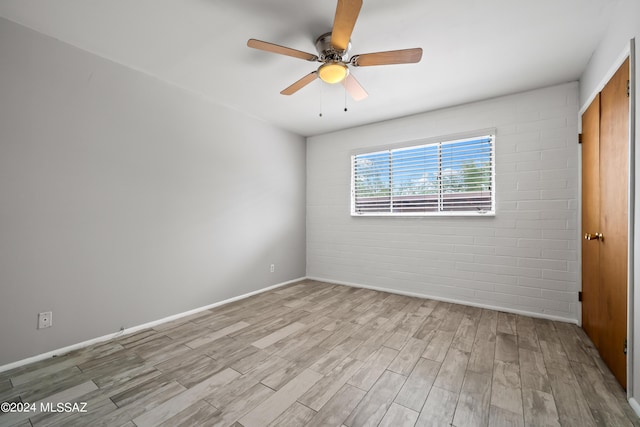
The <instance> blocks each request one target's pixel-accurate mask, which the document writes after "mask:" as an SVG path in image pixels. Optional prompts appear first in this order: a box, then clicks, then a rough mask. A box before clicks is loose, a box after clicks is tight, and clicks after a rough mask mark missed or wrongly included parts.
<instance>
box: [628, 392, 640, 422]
mask: <svg viewBox="0 0 640 427" xmlns="http://www.w3.org/2000/svg"><path fill="white" fill-rule="evenodd" d="M629 406H631V409H633V411H634V412H635V413H636V415H637V416H639V417H640V404H638V401H637V400H636V398H635V397H630V398H629Z"/></svg>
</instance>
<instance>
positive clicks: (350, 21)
mask: <svg viewBox="0 0 640 427" xmlns="http://www.w3.org/2000/svg"><path fill="white" fill-rule="evenodd" d="M360 8H362V0H338V7H337V8H336V17H335V18H334V20H333V30H332V31H331V46H332V47H333V48H334V49H336V50H338V51H345V50H347V46H349V40H350V39H351V33H352V32H353V27H354V26H355V25H356V20H357V19H358V14H359V13H360Z"/></svg>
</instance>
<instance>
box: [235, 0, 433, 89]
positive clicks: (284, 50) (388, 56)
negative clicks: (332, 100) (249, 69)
mask: <svg viewBox="0 0 640 427" xmlns="http://www.w3.org/2000/svg"><path fill="white" fill-rule="evenodd" d="M361 8H362V0H338V6H337V8H336V16H335V18H334V21H333V30H332V31H331V32H330V33H325V34H323V35H321V36H320V37H318V39H317V40H316V50H317V51H318V55H314V54H311V53H307V52H302V51H300V50H296V49H291V48H289V47H285V46H280V45H277V44H273V43H268V42H264V41H261V40H256V39H249V41H248V42H247V46H249V47H251V48H254V49H260V50H264V51H267V52H273V53H278V54H280V55H287V56H292V57H294V58H300V59H306V60H307V61H311V62H322V65H320V67H318V69H317V70H316V71H312V72H311V73H309V74H307V75H306V76H304V77H303V78H301V79H300V80H298V81H297V82H295V83H294V84H292V85H291V86H289V87H287V88H286V89H284V90H283V91H282V92H280V93H281V94H282V95H292V94H294V93H296V92H297V91H298V90H300V89H302V88H303V87H305V86H306V85H308V84H309V83H311V82H312V81H314V80H315V79H317V78H320V80H322V81H324V82H326V83H331V84H335V83H342V84H343V85H344V87H345V89H346V90H347V92H349V94H350V95H351V97H352V98H353V99H355V100H356V101H360V100H362V99H364V98H366V97H367V92H366V91H365V90H364V88H363V87H362V86H361V85H360V83H359V82H358V81H357V80H356V79H355V77H353V75H352V74H350V73H349V65H351V66H352V67H368V66H372V65H388V64H410V63H416V62H420V59H421V58H422V49H421V48H419V47H418V48H414V49H402V50H390V51H386V52H376V53H365V54H361V55H353V56H349V49H350V48H351V41H350V39H351V33H352V32H353V27H354V26H355V24H356V20H357V19H358V14H359V13H360V9H361Z"/></svg>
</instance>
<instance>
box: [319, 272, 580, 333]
mask: <svg viewBox="0 0 640 427" xmlns="http://www.w3.org/2000/svg"><path fill="white" fill-rule="evenodd" d="M307 279H308V280H316V281H318V282H325V283H333V284H336V285H345V286H351V287H353V288H363V289H371V290H373V291H381V292H388V293H390V294H398V295H405V296H408V297H418V298H428V299H433V300H436V301H442V302H450V303H454V304H462V305H470V306H472V307H479V308H487V309H490V310H496V311H503V312H506V313H513V314H520V315H522V316H529V317H537V318H540V319H548V320H555V321H559V322H565V323H574V324H576V325H577V324H578V320H577V319H570V318H567V317H560V316H553V315H550V314H545V313H538V312H535V311H525V310H515V309H511V308H506V307H499V306H493V305H490V304H482V303H477V302H472V301H466V300H459V299H455V298H444V297H439V296H434V295H427V294H422V293H417V292H405V291H399V290H397V289H389V288H381V287H377V286H368V285H362V284H359V283H351V282H344V281H341V280H333V279H323V278H321V277H311V276H307Z"/></svg>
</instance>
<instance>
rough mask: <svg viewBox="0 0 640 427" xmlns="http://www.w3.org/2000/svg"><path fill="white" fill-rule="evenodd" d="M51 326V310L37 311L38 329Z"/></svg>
mask: <svg viewBox="0 0 640 427" xmlns="http://www.w3.org/2000/svg"><path fill="white" fill-rule="evenodd" d="M51 326H53V312H51V311H45V312H43V313H38V329H45V328H50V327H51Z"/></svg>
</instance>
